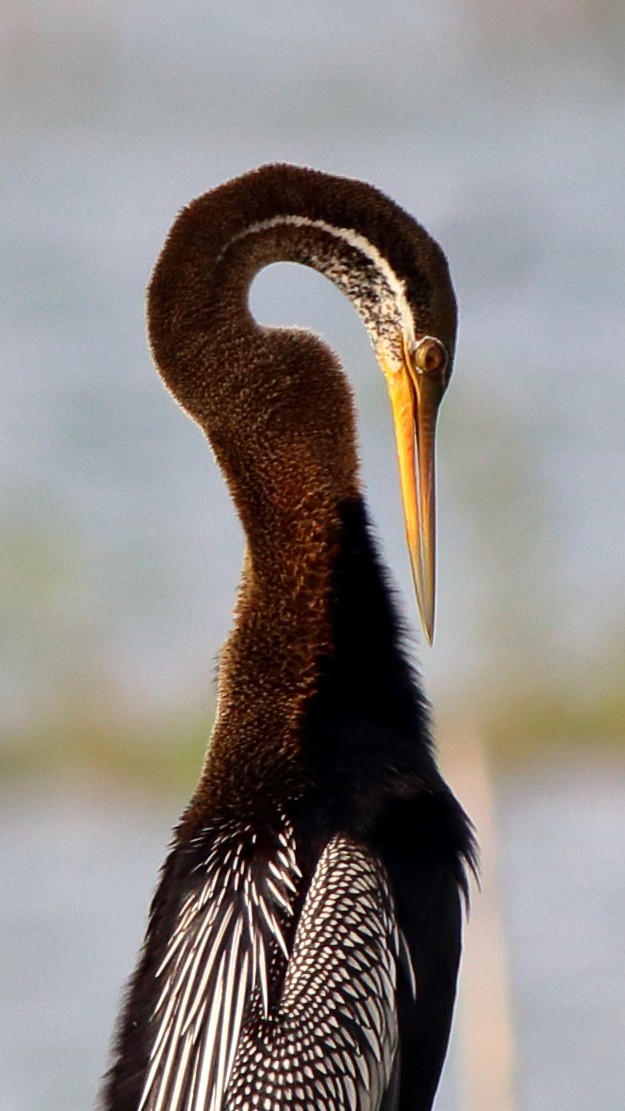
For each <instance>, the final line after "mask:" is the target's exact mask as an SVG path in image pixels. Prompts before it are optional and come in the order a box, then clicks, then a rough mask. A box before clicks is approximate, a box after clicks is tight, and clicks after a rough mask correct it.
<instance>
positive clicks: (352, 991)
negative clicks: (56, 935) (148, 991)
mask: <svg viewBox="0 0 625 1111" xmlns="http://www.w3.org/2000/svg"><path fill="white" fill-rule="evenodd" d="M211 832H212V838H211V839H210V841H209V843H210V845H211V847H210V851H209V852H208V854H207V856H206V858H205V859H203V861H202V863H201V865H197V866H196V869H195V870H196V873H197V875H198V879H199V882H198V883H197V884H195V885H194V886H193V888H192V890H191V891H190V892H189V894H188V895H187V896H186V898H185V899H184V900H183V902H182V904H181V906H180V910H179V912H178V916H177V921H176V924H175V928H174V930H173V932H172V935H171V939H170V942H169V944H168V947H167V951H166V954H165V957H164V959H163V961H162V963H161V965H160V967H159V969H158V970H157V973H156V975H157V979H158V980H159V981H161V985H162V986H161V991H160V995H159V998H158V1001H157V1003H156V1007H155V1010H154V1015H153V1022H152V1025H153V1028H154V1040H153V1043H152V1049H151V1053H150V1062H149V1066H148V1070H147V1073H146V1079H145V1083H144V1088H143V1094H142V1098H141V1102H140V1111H248V1109H249V1111H252V1109H256V1108H259V1109H262V1111H282V1109H283V1108H284V1107H289V1108H293V1109H294V1111H300V1109H301V1111H303V1109H304V1108H327V1109H328V1111H330V1109H332V1111H334V1109H336V1111H338V1109H339V1108H340V1109H341V1111H346V1109H350V1111H375V1109H377V1108H379V1107H380V1105H381V1102H382V1099H383V1096H384V1093H385V1091H386V1089H387V1087H388V1084H389V1080H390V1077H391V1073H392V1069H393V1063H394V1058H395V1054H396V1050H397V1038H398V1033H397V1013H396V984H397V970H398V965H399V963H400V960H402V958H403V956H404V954H403V953H402V952H401V949H402V946H401V943H400V937H399V933H398V930H397V926H396V923H395V916H394V911H393V904H392V898H391V894H390V890H389V886H388V880H387V878H386V874H385V871H384V869H383V867H382V865H381V863H380V862H379V860H378V859H377V858H376V857H375V855H374V854H373V853H372V852H371V851H369V850H367V849H366V848H365V847H364V846H362V845H360V844H358V843H357V842H356V841H354V840H352V839H350V838H348V837H344V836H339V837H335V838H334V839H332V840H331V841H330V842H329V844H328V845H327V846H326V848H325V850H324V851H323V853H322V854H321V857H320V859H319V861H318V864H317V867H316V870H315V873H314V875H313V878H312V882H311V885H310V888H309V890H308V892H307V895H306V898H305V900H304V903H303V907H302V911H301V915H300V918H299V921H298V923H297V928H296V930H295V934H294V937H293V942H292V950H291V953H290V955H289V950H288V945H287V937H288V932H289V926H290V925H291V924H292V919H293V916H294V907H295V900H296V895H297V890H298V885H299V884H300V883H301V875H300V871H299V868H298V865H297V860H296V854H295V843H294V836H293V831H292V828H291V826H290V824H289V823H288V822H287V821H286V820H283V822H282V824H281V826H280V828H279V829H278V830H277V831H273V833H272V838H271V849H270V851H268V844H267V836H266V834H265V835H263V836H262V837H260V836H259V834H258V833H257V832H255V831H254V830H253V829H252V828H245V829H241V828H240V827H236V826H235V825H234V824H233V825H230V826H226V827H224V828H222V829H220V830H218V831H204V832H203V833H202V835H201V836H202V839H204V838H210V837H211ZM276 983H278V984H282V990H281V992H280V993H278V994H276V990H275V988H276Z"/></svg>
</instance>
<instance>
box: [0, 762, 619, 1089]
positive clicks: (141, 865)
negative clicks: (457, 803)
mask: <svg viewBox="0 0 625 1111" xmlns="http://www.w3.org/2000/svg"><path fill="white" fill-rule="evenodd" d="M497 798H498V803H499V813H500V827H501V844H500V848H499V851H500V856H501V865H502V875H503V876H504V884H503V896H502V897H503V914H504V921H505V924H506V927H507V931H508V937H509V942H508V958H509V965H510V969H509V971H510V981H511V987H512V993H513V1002H512V1005H513V1016H514V1033H515V1038H516V1053H517V1069H518V1105H517V1106H518V1111H553V1109H554V1108H560V1107H562V1108H564V1107H566V1108H567V1111H588V1109H589V1108H601V1111H621V1108H622V1106H623V1098H624V1096H625V1061H624V1059H623V1052H622V1038H623V1024H624V1022H625V1003H624V997H623V990H622V987H623V982H624V977H625V951H624V950H623V944H622V922H623V911H624V909H625V875H624V873H623V868H622V861H623V856H624V854H625V772H624V770H623V767H622V766H616V767H614V766H610V765H604V766H602V767H601V768H599V769H596V768H595V769H594V770H592V772H591V769H589V768H588V767H582V768H577V769H569V770H566V769H564V770H563V769H555V768H547V769H543V773H542V775H541V776H540V777H539V778H538V777H536V775H535V774H534V775H528V776H526V777H523V778H519V777H514V778H511V779H510V778H509V779H503V780H501V781H500V782H499V784H498V791H497ZM0 802H1V806H0V885H1V888H2V890H3V892H4V893H5V894H4V898H3V900H2V904H1V906H0V934H1V936H2V945H1V946H0V980H1V982H2V993H1V996H0V1060H1V1061H2V1068H1V1069H0V1103H1V1105H2V1107H5V1108H7V1109H10V1111H34V1109H35V1108H40V1107H46V1108H47V1109H49V1111H55V1109H56V1108H58V1109H59V1111H61V1109H63V1111H74V1109H75V1111H81V1109H84V1108H85V1107H89V1106H92V1105H93V1101H94V1098H95V1091H96V1087H97V1082H98V1077H99V1075H100V1074H101V1072H102V1071H103V1069H104V1067H105V1062H106V1058H107V1052H108V1042H109V1037H110V1032H111V1030H112V1026H113V1020H114V1016H115V1014H116V1011H117V1008H118V1006H119V1000H120V991H121V986H122V983H123V981H124V979H125V978H126V976H127V975H129V973H130V971H131V970H132V967H133V965H134V961H135V957H136V952H137V950H138V947H139V944H140V941H141V937H142V934H143V930H144V925H145V919H146V914H147V907H148V901H149V898H150V895H151V893H152V890H153V887H154V884H155V880H156V873H157V869H158V867H159V866H160V864H161V862H162V859H163V856H164V853H165V844H166V841H167V836H168V828H169V827H170V826H171V824H172V823H173V822H174V820H175V818H176V816H177V815H176V808H175V805H174V804H173V802H171V801H170V802H169V803H168V804H165V803H162V804H155V803H154V801H153V800H151V801H148V800H146V799H144V800H143V801H137V798H136V796H135V797H133V796H132V795H131V794H130V793H128V792H125V793H124V792H121V793H119V794H118V795H117V796H116V797H112V796H111V797H107V795H106V794H105V793H103V792H101V791H100V792H96V791H95V790H94V788H93V787H91V788H90V789H86V788H85V787H84V786H83V787H82V788H81V787H80V785H78V784H75V785H74V787H73V788H72V787H71V786H70V787H68V785H67V784H64V785H60V784H57V785H56V786H54V787H51V788H50V789H49V790H48V791H46V792H45V793H43V792H41V791H40V790H37V789H33V788H24V789H23V790H22V791H20V792H18V793H16V792H15V791H14V792H12V793H7V792H6V791H5V792H3V794H2V797H1V798H0ZM473 899H474V900H477V899H479V895H478V894H477V893H476V892H475V891H474V892H473ZM467 929H468V930H469V931H470V930H471V922H469V924H468V926H467ZM486 974H487V972H486ZM461 990H462V989H461ZM459 1013H461V1009H460V1012H459ZM456 1026H458V1022H457V1023H456ZM461 1033H462V1031H461V1029H460V1030H458V1029H456V1030H455V1033H454V1043H453V1045H452V1050H451V1053H450V1059H449V1062H448V1066H447V1068H446V1071H445V1076H444V1080H443V1084H442V1087H441V1092H440V1096H439V1098H438V1101H437V1105H436V1106H437V1109H438V1111H462V1107H463V1104H462V1101H461V1100H462V1078H461V1076H459V1075H458V1062H457V1050H456V1044H457V1040H458V1037H459V1036H461Z"/></svg>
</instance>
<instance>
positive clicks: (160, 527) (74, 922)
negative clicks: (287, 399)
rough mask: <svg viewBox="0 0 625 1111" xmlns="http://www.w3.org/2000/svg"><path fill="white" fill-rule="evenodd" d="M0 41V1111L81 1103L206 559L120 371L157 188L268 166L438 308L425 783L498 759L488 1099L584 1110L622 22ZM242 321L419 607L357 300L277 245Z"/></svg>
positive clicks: (136, 20) (151, 838)
mask: <svg viewBox="0 0 625 1111" xmlns="http://www.w3.org/2000/svg"><path fill="white" fill-rule="evenodd" d="M0 35H1V38H0V51H1V56H0V119H1V129H0V142H1V143H2V158H1V162H0V197H1V203H0V236H1V240H2V249H1V252H0V268H1V274H2V296H1V297H0V320H1V326H0V359H1V396H2V405H1V406H0V570H1V575H2V578H1V587H0V589H1V597H0V601H1V604H2V620H1V628H0V665H1V667H0V729H1V731H2V744H1V747H0V772H1V773H2V787H1V801H2V804H3V805H2V810H1V813H0V828H1V830H2V840H1V843H0V864H1V867H2V876H3V879H2V891H3V893H4V894H3V898H2V909H0V927H1V928H2V930H3V934H4V935H5V936H4V938H3V944H2V948H1V950H0V972H1V973H2V977H1V981H0V993H1V994H0V1049H1V1052H0V1061H1V1062H2V1063H1V1064H0V1100H1V1102H2V1106H4V1107H7V1108H9V1109H10V1111H27V1109H31V1108H39V1107H43V1106H45V1107H51V1108H55V1107H59V1108H61V1107H62V1108H65V1109H66V1111H71V1109H73V1108H76V1109H78V1108H81V1107H84V1106H85V1105H89V1103H90V1101H91V1100H92V1099H93V1093H94V1091H95V1086H96V1079H97V1073H98V1071H99V1070H100V1069H101V1067H102V1065H103V1061H104V1057H105V1047H106V1042H107V1038H108V1032H109V1028H110V1024H111V1022H112V1016H113V1013H114V1009H115V1004H116V998H117V993H118V990H119V984H120V981H121V980H122V979H123V977H124V975H125V974H126V972H127V970H128V968H129V966H130V964H131V962H132V953H133V952H134V949H135V948H136V945H137V943H138V940H139V937H140V934H141V929H142V922H143V914H144V910H145V906H146V902H147V898H148V894H149V890H150V887H151V885H152V883H153V878H154V874H155V870H156V867H157V863H158V860H159V858H160V856H161V855H162V852H163V848H164V844H165V841H166V837H167V829H168V826H169V825H170V824H171V822H172V821H173V820H174V818H175V816H176V813H177V811H178V810H179V809H180V806H181V805H182V801H183V799H184V797H185V794H186V793H187V794H188V792H189V790H190V787H191V784H192V783H193V779H194V774H195V773H196V771H197V768H198V766H199V760H200V753H201V750H202V746H203V743H204V738H205V735H206V732H207V730H208V728H209V725H210V715H211V709H212V687H211V684H212V675H213V667H214V656H215V653H216V650H217V648H218V645H219V643H220V641H221V640H222V639H223V636H224V634H225V632H226V630H227V628H228V625H229V620H230V607H231V601H232V597H233V592H234V589H235V584H236V580H237V576H238V569H239V564H240V557H241V551H242V540H241V535H240V531H239V527H238V524H237V522H236V519H235V517H234V514H233V512H232V509H231V507H230V505H229V503H228V499H227V497H226V494H225V491H224V487H223V484H222V481H221V478H220V476H219V474H218V473H217V471H216V468H215V466H214V463H213V461H212V459H211V456H210V453H209V451H208V449H207V447H206V445H205V443H204V441H203V439H202V436H201V434H200V433H199V432H198V431H197V430H196V429H195V428H194V426H192V425H191V423H190V422H189V421H188V420H186V419H185V418H184V417H183V416H182V415H181V414H180V413H179V412H177V411H176V409H175V407H174V405H173V403H172V402H171V399H170V398H169V397H168V396H167V395H166V394H165V392H164V391H163V389H162V388H161V386H160V384H159V381H158V379H157V378H156V376H155V373H154V371H153V369H152V367H151V364H150V359H149V355H148V351H147V347H146V342H145V335H144V322H143V296H144V287H145V283H146V280H147V276H148V274H149V271H150V268H151V266H152V264H153V261H154V259H155V257H156V254H157V252H158V249H159V247H160V244H161V242H162V239H163V237H164V234H165V232H166V230H167V228H168V226H169V224H170V222H171V220H172V218H173V216H174V214H175V212H176V210H177V209H178V208H179V207H180V206H181V205H182V204H183V203H184V202H186V201H187V200H189V199H190V198H191V197H193V196H194V195H196V194H197V193H199V192H201V191H203V190H204V189H206V188H209V187H210V186H212V185H215V184H217V183H218V182H219V181H221V180H223V179H224V178H226V177H229V176H231V175H233V174H235V173H238V172H241V171H243V170H245V169H247V168H248V167H250V166H252V165H254V164H257V163H259V162H263V161H270V160H276V159H284V160H289V161H295V162H302V163H306V164H311V165H315V166H317V167H319V168H322V169H326V170H329V171H333V172H337V173H344V174H348V175H352V176H358V177H362V178H365V179H367V180H370V181H372V182H375V184H377V185H378V186H379V187H381V188H382V189H384V190H386V191H387V192H388V193H390V194H391V195H392V196H393V197H395V198H396V199H397V200H398V201H399V202H400V203H402V204H403V205H404V206H405V207H407V208H408V209H409V210H410V211H412V212H414V214H415V215H416V216H417V217H418V218H419V219H420V220H421V221H422V222H423V223H424V224H425V225H426V226H427V227H428V229H429V230H430V231H431V233H432V234H433V235H435V237H436V238H438V239H439V240H440V241H441V243H442V244H443V245H444V247H445V250H446V251H447V253H448V256H449V259H450V263H451V269H452V274H453V276H454V280H455V284H456V288H457V292H458V297H459V301H460V306H461V331H460V342H459V353H458V359H457V366H456V377H455V380H454V382H453V387H452V389H451V390H450V393H449V395H448V397H447V399H446V401H445V405H444V408H443V410H442V414H441V424H440V438H439V500H440V521H439V546H440V579H439V603H438V626H437V640H436V646H435V649H434V651H433V652H429V651H428V652H426V651H425V649H423V648H419V657H420V661H421V665H422V668H423V670H424V672H425V676H426V681H427V684H428V690H429V692H430V694H431V695H432V697H433V700H434V703H435V706H436V709H437V716H438V720H439V734H440V736H441V741H442V746H443V752H444V755H445V756H446V765H447V767H448V770H449V773H450V775H451V777H452V779H453V767H454V759H455V757H454V748H455V747H458V746H460V747H461V738H462V735H463V730H464V729H465V728H466V727H467V725H468V724H470V726H471V728H475V729H477V730H478V732H479V733H480V735H481V736H483V737H484V738H485V740H486V742H487V743H488V745H489V749H490V752H491V754H492V759H493V765H494V767H495V769H496V774H497V776H498V779H497V782H498V784H499V796H498V797H499V802H500V829H501V834H502V846H503V847H502V850H501V851H502V854H503V859H504V864H505V876H506V884H505V885H504V895H505V911H506V915H507V921H508V928H509V938H510V966H511V978H512V983H513V990H514V1004H513V1005H514V1010H515V1015H516V1018H517V1025H518V1029H517V1037H518V1041H519V1045H520V1062H521V1063H520V1066H519V1071H520V1084H519V1091H520V1099H519V1102H520V1106H521V1107H523V1108H527V1109H528V1111H534V1109H536V1111H538V1109H542V1108H544V1109H545V1111H547V1109H550V1108H552V1107H555V1106H566V1107H568V1108H569V1109H571V1111H576V1109H577V1108H579V1109H580V1111H581V1109H582V1108H587V1107H588V1106H601V1107H602V1108H604V1109H606V1111H611V1109H612V1108H614V1109H615V1111H616V1109H617V1108H620V1107H621V1106H622V1103H623V1098H624V1097H625V1076H624V1072H623V1063H622V1051H621V1041H622V1025H623V1020H624V1017H625V1016H624V1014H623V1004H622V996H623V972H624V968H623V953H622V939H621V933H622V930H621V927H620V923H621V922H622V917H623V911H625V890H624V886H623V878H622V872H623V869H622V864H621V861H622V852H623V847H624V845H623V842H624V840H625V822H624V818H623V812H624V808H625V775H624V773H623V763H622V748H621V744H622V718H623V711H624V709H625V695H624V694H623V689H622V679H621V676H622V672H623V664H624V663H625V630H624V618H625V594H624V589H623V587H624V579H625V572H624V563H625V561H624V559H623V553H622V536H623V531H624V524H625V434H624V432H623V425H624V421H625V376H624V375H623V373H622V350H623V347H624V346H625V343H624V341H625V314H624V312H623V307H624V301H625V298H624V290H625V280H624V279H625V251H624V246H625V243H624V239H625V236H624V234H623V233H624V224H625V217H624V215H623V211H624V206H623V195H624V179H625V141H624V137H625V87H624V86H625V71H624V68H623V43H624V41H625V8H623V6H622V4H621V3H620V2H618V0H614V2H612V3H610V2H608V0H595V2H594V3H591V2H590V0H586V2H584V0H530V2H529V3H527V4H524V5H522V6H519V5H516V4H513V3H511V2H503V3H495V2H494V0H472V2H471V3H462V2H461V0H442V2H434V0H429V2H425V0H413V2H408V0H392V2H389V3H386V4H384V5H383V4H380V3H372V2H369V0H360V2H356V0H314V2H313V0H307V2H305V3H303V2H298V0H291V2H290V3H289V2H287V0H267V2H264V3H259V4H251V3H248V4H244V3H242V2H240V0H229V2H226V0H222V2H213V3H210V2H206V3H203V4H200V3H188V4H175V3H173V0H150V2H148V0H127V2H126V3H121V2H120V0H111V2H110V3H108V4H106V5H102V4H96V3H94V2H92V0H91V2H90V0H55V2H54V3H46V2H44V0H19V2H18V0H13V2H12V3H8V4H5V5H4V6H3V9H2V13H1V14H0ZM253 305H254V308H255V310H256V312H257V314H258V315H259V316H260V317H261V318H262V319H263V320H264V321H266V322H269V323H297V324H301V325H307V326H310V327H313V328H316V329H317V330H319V331H322V332H323V333H324V335H325V336H326V337H327V338H328V339H329V341H330V342H331V343H332V345H333V346H334V347H335V348H336V349H337V350H338V351H339V352H340V354H341V356H342V358H343V360H344V362H345V364H346V365H347V366H348V367H349V371H350V375H351V377H352V381H353V383H354V387H355V390H356V395H357V399H358V403H359V406H360V410H361V429H362V441H363V449H362V457H363V466H364V474H365V480H366V483H367V486H368V490H369V494H370V500H371V503H372V507H373V511H374V514H375V516H376V519H377V522H378V525H379V531H380V535H381V537H382V542H383V545H384V550H385V553H386V555H387V558H388V559H389V561H390V562H391V564H392V566H393V570H394V573H395V576H396V579H397V581H398V583H399V585H400V588H401V589H402V591H403V595H404V604H405V608H406V610H407V612H408V613H409V614H410V617H411V620H412V622H413V624H414V626H415V630H416V619H415V613H414V604H413V601H412V595H411V590H410V584H409V574H408V570H407V561H406V556H405V552H404V545H403V536H402V529H403V525H402V519H401V511H400V506H399V500H398V493H397V482H396V475H395V463H394V458H393V442H392V432H391V426H390V417H389V413H388V404H387V401H386V396H385V387H384V382H383V380H382V378H381V376H380V374H379V371H378V369H377V367H376V365H375V361H374V359H373V355H372V353H371V351H370V350H369V348H368V344H367V339H366V336H365V334H364V332H363V330H362V327H361V325H360V322H359V321H358V319H357V317H356V315H355V314H354V313H353V310H351V308H350V306H349V305H348V304H347V302H345V301H344V300H343V299H342V298H341V296H340V295H339V294H338V293H337V292H336V291H335V290H334V289H333V288H332V287H331V286H330V285H329V284H328V283H327V282H325V281H324V280H323V279H321V278H320V277H319V276H318V275H316V274H313V273H309V272H307V271H304V270H303V269H301V268H295V267H286V266H283V267H275V268H273V269H271V270H268V271H266V272H264V273H263V275H262V276H261V277H260V278H259V279H258V281H257V283H256V285H255V287H254V291H253ZM458 758H459V759H460V758H461V755H459V757H458ZM4 877H5V878H4ZM532 962H534V963H532ZM619 977H620V979H619ZM452 1073H453V1069H452ZM452 1081H453V1075H452V1079H451V1080H450V1082H449V1084H448V1086H447V1089H446V1090H444V1091H443V1092H442V1093H441V1099H440V1106H441V1108H443V1107H445V1108H446V1107H450V1108H451V1107H454V1106H456V1104H455V1102H454V1100H455V1093H454V1086H453V1082H452Z"/></svg>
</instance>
